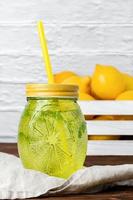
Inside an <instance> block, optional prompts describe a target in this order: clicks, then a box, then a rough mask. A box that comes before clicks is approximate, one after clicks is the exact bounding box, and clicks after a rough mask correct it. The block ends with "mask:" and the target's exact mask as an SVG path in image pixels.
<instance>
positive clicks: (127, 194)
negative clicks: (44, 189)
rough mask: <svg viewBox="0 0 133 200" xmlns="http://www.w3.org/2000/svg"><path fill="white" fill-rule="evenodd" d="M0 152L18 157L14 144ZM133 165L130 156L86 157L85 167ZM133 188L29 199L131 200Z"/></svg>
mask: <svg viewBox="0 0 133 200" xmlns="http://www.w3.org/2000/svg"><path fill="white" fill-rule="evenodd" d="M0 152H5V153H10V154H15V155H18V151H17V145H16V144H7V143H6V144H3V143H2V144H1V143H0ZM127 163H128V164H133V157H132V156H87V157H86V161H85V165H86V166H92V165H118V164H127ZM132 197H133V188H132V187H128V188H127V187H119V188H118V187H115V188H110V189H108V191H103V192H100V193H96V194H80V195H68V196H59V197H44V198H43V197H37V198H31V200H32V199H33V200H35V199H38V200H43V199H44V200H46V199H48V200H71V199H73V200H85V199H86V200H87V199H89V200H99V199H102V200H107V199H108V200H113V199H114V200H115V199H116V200H123V199H133V198H132Z"/></svg>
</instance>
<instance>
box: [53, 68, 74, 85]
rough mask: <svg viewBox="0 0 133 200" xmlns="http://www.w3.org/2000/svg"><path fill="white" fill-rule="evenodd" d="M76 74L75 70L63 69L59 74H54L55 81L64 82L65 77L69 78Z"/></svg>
mask: <svg viewBox="0 0 133 200" xmlns="http://www.w3.org/2000/svg"><path fill="white" fill-rule="evenodd" d="M74 75H76V74H75V73H74V72H71V71H63V72H59V73H57V74H54V81H55V83H62V82H63V81H64V80H65V79H67V78H69V77H70V76H74Z"/></svg>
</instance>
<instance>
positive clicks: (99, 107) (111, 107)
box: [78, 100, 133, 115]
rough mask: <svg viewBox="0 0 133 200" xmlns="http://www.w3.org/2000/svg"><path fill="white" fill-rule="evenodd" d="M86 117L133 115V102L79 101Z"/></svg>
mask: <svg viewBox="0 0 133 200" xmlns="http://www.w3.org/2000/svg"><path fill="white" fill-rule="evenodd" d="M78 103H79V105H80V108H81V110H82V112H83V114H84V115H133V101H105V100H102V101H100V100H95V101H79V102H78Z"/></svg>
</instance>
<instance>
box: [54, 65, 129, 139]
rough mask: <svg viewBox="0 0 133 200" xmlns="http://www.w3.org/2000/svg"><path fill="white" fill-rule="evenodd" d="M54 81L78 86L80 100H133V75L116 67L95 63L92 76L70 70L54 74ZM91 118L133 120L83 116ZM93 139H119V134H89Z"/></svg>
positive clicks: (125, 117) (115, 117) (118, 118)
mask: <svg viewBox="0 0 133 200" xmlns="http://www.w3.org/2000/svg"><path fill="white" fill-rule="evenodd" d="M54 79H55V83H58V84H70V85H78V86H79V99H80V100H133V76H131V75H129V74H127V73H123V72H120V71H119V70H118V69H117V68H116V67H114V66H110V65H101V64H97V65H96V67H95V70H94V73H93V74H92V76H89V75H87V76H80V75H78V74H76V73H75V72H72V71H63V72H60V73H56V74H55V75H54ZM85 117H86V119H92V120H133V116H91V117H90V116H89V115H88V116H85ZM89 138H90V139H94V140H108V139H119V136H96V135H95V136H89Z"/></svg>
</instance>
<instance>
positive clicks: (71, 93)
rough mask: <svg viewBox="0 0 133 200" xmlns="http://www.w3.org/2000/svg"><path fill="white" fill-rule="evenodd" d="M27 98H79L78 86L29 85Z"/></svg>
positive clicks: (27, 86)
mask: <svg viewBox="0 0 133 200" xmlns="http://www.w3.org/2000/svg"><path fill="white" fill-rule="evenodd" d="M26 95H27V97H67V98H68V97H69V98H78V86H76V85H63V84H38V83H37V84H35V83H34V84H27V85H26Z"/></svg>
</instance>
